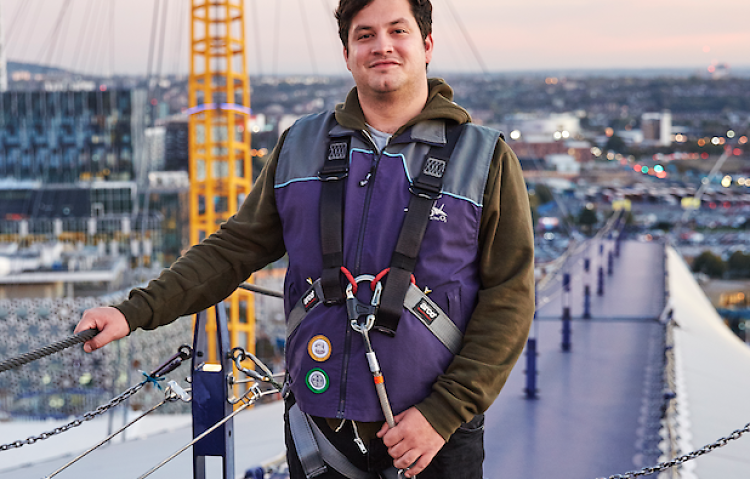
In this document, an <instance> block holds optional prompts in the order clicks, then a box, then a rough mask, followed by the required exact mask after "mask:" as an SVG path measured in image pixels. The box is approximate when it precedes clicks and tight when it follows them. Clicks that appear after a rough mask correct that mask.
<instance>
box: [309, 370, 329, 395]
mask: <svg viewBox="0 0 750 479" xmlns="http://www.w3.org/2000/svg"><path fill="white" fill-rule="evenodd" d="M305 382H306V383H307V387H308V388H310V391H312V392H314V393H315V394H320V393H324V392H326V389H328V385H329V381H328V375H327V374H326V372H325V371H323V370H322V369H317V368H315V369H311V370H310V372H308V373H307V377H306V378H305Z"/></svg>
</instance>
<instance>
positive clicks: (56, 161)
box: [0, 90, 147, 183]
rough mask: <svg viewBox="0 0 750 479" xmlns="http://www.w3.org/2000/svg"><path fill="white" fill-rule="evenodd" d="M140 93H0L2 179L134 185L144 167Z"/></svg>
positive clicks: (143, 116) (143, 118) (142, 95)
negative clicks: (133, 182)
mask: <svg viewBox="0 0 750 479" xmlns="http://www.w3.org/2000/svg"><path fill="white" fill-rule="evenodd" d="M145 105H146V94H145V92H144V91H140V90H131V91H129V90H107V91H101V90H96V91H44V90H38V91H19V90H16V91H6V92H3V93H2V94H0V179H2V178H5V179H9V180H15V181H18V180H33V181H39V182H42V183H72V182H77V181H81V180H84V181H85V180H93V179H99V180H116V181H129V180H135V179H137V178H138V177H139V172H140V170H141V169H142V168H144V167H146V166H147V165H145V164H143V156H144V154H143V144H142V142H143V131H144V125H145V121H146V111H147V110H146V108H145Z"/></svg>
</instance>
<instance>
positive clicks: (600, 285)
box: [596, 265, 604, 296]
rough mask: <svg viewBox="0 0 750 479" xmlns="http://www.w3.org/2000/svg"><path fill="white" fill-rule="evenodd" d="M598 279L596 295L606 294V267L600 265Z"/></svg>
mask: <svg viewBox="0 0 750 479" xmlns="http://www.w3.org/2000/svg"><path fill="white" fill-rule="evenodd" d="M597 276H598V277H597V281H596V295H597V296H604V268H603V267H602V266H601V265H599V273H598V275H597Z"/></svg>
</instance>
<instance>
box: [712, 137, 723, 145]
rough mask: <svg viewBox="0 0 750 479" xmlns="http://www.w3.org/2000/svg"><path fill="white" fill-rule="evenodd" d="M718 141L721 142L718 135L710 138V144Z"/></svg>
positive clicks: (715, 143)
mask: <svg viewBox="0 0 750 479" xmlns="http://www.w3.org/2000/svg"><path fill="white" fill-rule="evenodd" d="M719 143H721V140H720V139H719V137H718V136H715V137H713V138H711V144H712V145H718V144H719Z"/></svg>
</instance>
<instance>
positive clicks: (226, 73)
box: [188, 0, 255, 362]
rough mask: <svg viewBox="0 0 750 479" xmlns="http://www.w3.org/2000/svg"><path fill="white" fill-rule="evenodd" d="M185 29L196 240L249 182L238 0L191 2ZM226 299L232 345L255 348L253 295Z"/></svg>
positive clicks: (228, 211) (211, 331) (212, 355)
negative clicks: (188, 68) (188, 51)
mask: <svg viewBox="0 0 750 479" xmlns="http://www.w3.org/2000/svg"><path fill="white" fill-rule="evenodd" d="M190 32H191V33H190V37H191V43H190V51H191V57H190V76H189V78H188V102H189V103H188V105H189V109H188V114H189V123H188V128H189V145H190V242H191V244H197V243H199V242H201V241H203V239H204V238H206V236H208V235H210V234H211V233H213V232H214V231H216V229H217V228H218V226H219V225H220V224H221V223H222V222H224V221H225V220H227V219H228V218H229V217H230V216H232V215H233V214H234V213H235V212H236V211H237V209H238V208H239V206H240V204H242V201H243V200H244V198H245V197H246V196H247V195H248V193H249V192H250V188H251V186H252V172H251V167H252V163H251V157H250V132H249V129H248V127H247V125H248V121H249V120H250V117H251V111H250V85H249V78H248V73H247V66H246V58H245V21H244V1H243V0H191V24H190ZM225 304H226V305H227V312H228V314H227V322H228V326H229V334H230V338H231V344H232V347H236V346H240V347H243V348H244V349H245V350H246V351H249V352H251V353H254V352H255V315H254V303H253V297H252V293H249V292H246V291H241V290H238V291H236V292H235V293H234V294H232V296H230V297H229V298H227V300H226V301H225ZM208 313H209V315H213V309H211V310H209V312H208ZM208 325H209V326H208V328H207V333H208V340H209V341H208V344H209V358H208V361H209V362H216V340H215V337H216V336H215V335H216V327H215V322H214V321H213V317H212V316H209V321H208Z"/></svg>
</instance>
